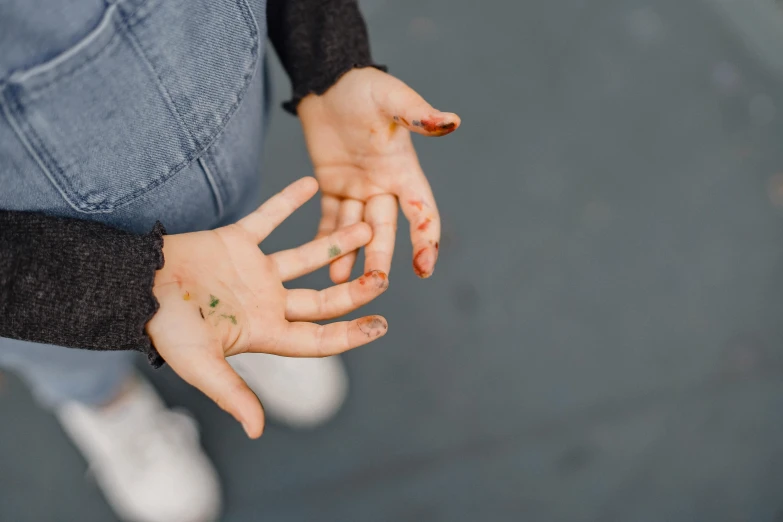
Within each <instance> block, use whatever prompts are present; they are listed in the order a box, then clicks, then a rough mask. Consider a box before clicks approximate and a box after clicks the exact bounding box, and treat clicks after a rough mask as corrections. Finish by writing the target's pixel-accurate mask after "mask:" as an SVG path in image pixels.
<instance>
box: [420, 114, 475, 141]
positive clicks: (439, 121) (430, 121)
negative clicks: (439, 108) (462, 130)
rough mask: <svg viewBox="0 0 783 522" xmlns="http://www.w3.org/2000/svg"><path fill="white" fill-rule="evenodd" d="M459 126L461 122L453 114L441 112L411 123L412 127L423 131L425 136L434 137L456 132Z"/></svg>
mask: <svg viewBox="0 0 783 522" xmlns="http://www.w3.org/2000/svg"><path fill="white" fill-rule="evenodd" d="M461 124H462V120H461V119H460V117H459V116H457V115H456V114H454V113H453V112H441V113H437V114H434V115H432V116H429V117H427V118H422V119H420V120H413V121H412V122H411V125H412V126H414V127H418V128H420V129H421V130H423V131H424V133H425V134H427V135H429V136H434V137H440V136H445V135H447V134H451V133H452V132H454V131H455V130H457V129H458V128H459V126H460V125H461Z"/></svg>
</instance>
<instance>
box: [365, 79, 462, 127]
mask: <svg viewBox="0 0 783 522" xmlns="http://www.w3.org/2000/svg"><path fill="white" fill-rule="evenodd" d="M387 76H388V75H387ZM387 80H388V81H393V82H394V83H395V84H396V85H392V86H391V87H390V88H388V89H385V94H386V96H379V97H378V98H379V99H378V101H379V105H380V106H381V110H382V111H383V112H384V113H386V114H388V115H389V116H390V117H391V118H392V119H393V120H394V122H395V123H397V124H398V125H402V126H403V127H405V128H406V129H408V130H409V131H411V132H416V133H418V134H422V135H424V136H445V135H446V134H450V133H452V132H454V131H455V130H457V128H459V126H460V123H461V122H462V120H460V117H459V116H457V115H456V114H454V113H453V112H442V111H439V110H438V109H435V108H433V107H432V105H430V104H429V103H427V101H426V100H425V99H424V98H422V97H421V96H420V95H419V93H417V92H416V91H414V90H413V89H411V88H410V87H408V86H407V85H406V84H405V83H403V82H402V81H400V80H398V79H396V78H394V77H393V76H389V77H388V78H387Z"/></svg>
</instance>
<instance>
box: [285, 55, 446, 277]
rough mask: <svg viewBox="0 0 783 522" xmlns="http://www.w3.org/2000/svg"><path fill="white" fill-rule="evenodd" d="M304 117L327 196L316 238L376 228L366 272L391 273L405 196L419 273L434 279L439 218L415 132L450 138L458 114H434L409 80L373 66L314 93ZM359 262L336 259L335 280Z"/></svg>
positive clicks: (351, 256) (307, 101) (304, 104)
mask: <svg viewBox="0 0 783 522" xmlns="http://www.w3.org/2000/svg"><path fill="white" fill-rule="evenodd" d="M298 113H299V118H300V119H301V121H302V126H303V128H304V134H305V139H306V140H307V148H308V149H309V151H310V157H311V158H312V161H313V166H314V167H315V176H316V177H317V178H318V181H319V182H320V184H321V190H322V191H323V197H322V213H323V216H322V218H321V224H320V227H319V235H318V236H317V237H322V236H324V235H326V234H331V233H332V232H333V231H334V230H336V229H337V228H338V227H344V226H348V225H352V224H354V223H360V222H362V221H365V222H366V223H369V224H370V225H371V226H372V228H373V239H372V241H371V242H370V244H369V245H367V247H366V248H365V254H366V261H365V265H364V266H365V271H368V270H382V271H383V272H386V273H388V272H389V269H390V267H391V260H392V253H393V252H394V239H395V231H396V228H397V200H398V199H399V202H400V204H401V205H402V211H403V213H404V214H405V216H406V217H407V218H408V221H409V222H410V225H411V240H412V241H413V269H414V271H415V272H416V274H417V275H418V276H419V277H429V276H430V275H432V271H433V270H434V268H435V262H436V261H437V258H438V242H439V241H440V216H439V215H438V209H437V207H436V206H435V199H434V198H433V195H432V190H431V189H430V185H429V183H428V182H427V178H426V177H425V176H424V172H422V170H421V166H420V165H419V159H418V158H417V156H416V151H415V150H414V148H413V143H412V141H411V137H410V132H409V131H413V132H417V133H419V134H423V135H425V136H443V135H445V134H448V133H450V132H452V131H454V130H456V129H457V127H459V124H460V119H459V116H457V115H456V114H452V113H447V112H440V111H438V110H436V109H433V108H432V106H431V105H429V104H428V103H427V102H426V101H424V99H422V97H421V96H419V95H418V94H417V93H416V92H415V91H413V90H412V89H411V88H410V87H408V86H407V85H405V84H404V83H403V82H401V81H400V80H398V79H396V78H395V77H393V76H390V75H388V74H386V73H384V72H381V71H379V70H377V69H373V68H365V69H354V70H352V71H350V72H349V73H347V74H346V75H345V76H343V77H342V78H340V80H339V81H338V82H337V83H336V84H335V85H333V86H332V87H331V88H330V89H329V90H328V91H326V93H325V94H323V95H322V96H315V95H310V96H307V97H306V98H304V99H303V100H302V101H301V103H300V105H299V108H298ZM355 261H356V254H355V253H350V254H348V255H346V256H344V257H343V258H341V259H339V260H337V261H334V262H333V263H332V265H331V269H330V270H331V276H332V281H334V282H335V283H341V282H343V281H346V280H347V279H348V277H350V273H351V268H352V267H353V264H354V262H355Z"/></svg>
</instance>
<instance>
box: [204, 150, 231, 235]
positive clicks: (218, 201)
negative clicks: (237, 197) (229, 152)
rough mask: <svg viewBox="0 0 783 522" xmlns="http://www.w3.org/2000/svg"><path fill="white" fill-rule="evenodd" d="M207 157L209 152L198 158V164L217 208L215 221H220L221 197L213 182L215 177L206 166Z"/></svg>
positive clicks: (221, 212) (221, 211)
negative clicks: (202, 170)
mask: <svg viewBox="0 0 783 522" xmlns="http://www.w3.org/2000/svg"><path fill="white" fill-rule="evenodd" d="M208 157H209V152H208V151H207V152H205V153H204V154H203V155H202V156H201V157H199V158H198V162H199V164H200V165H201V168H202V169H204V175H205V176H206V178H207V183H209V186H210V188H211V189H212V193H213V194H214V197H215V205H216V206H217V211H218V216H217V219H218V220H220V219H221V218H222V217H223V209H224V208H225V207H224V205H223V197H222V195H221V194H220V189H219V188H218V186H217V182H216V181H215V177H214V176H213V174H212V169H211V168H210V167H209V165H207V160H208ZM210 163H213V162H210Z"/></svg>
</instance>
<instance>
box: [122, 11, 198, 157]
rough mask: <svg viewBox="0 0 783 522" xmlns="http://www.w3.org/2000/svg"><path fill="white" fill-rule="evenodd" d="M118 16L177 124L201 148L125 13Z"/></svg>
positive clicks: (132, 45)
mask: <svg viewBox="0 0 783 522" xmlns="http://www.w3.org/2000/svg"><path fill="white" fill-rule="evenodd" d="M120 18H121V19H122V26H123V28H124V29H125V30H124V31H123V33H124V34H125V35H127V37H128V41H129V42H130V44H131V47H133V49H134V50H135V51H136V53H137V54H138V55H139V57H140V58H141V60H142V61H143V62H144V64H145V65H146V66H147V67H148V68H149V70H150V71H151V72H152V74H153V75H154V76H155V80H156V82H155V83H156V84H157V87H158V90H159V91H160V93H161V94H162V95H163V98H164V99H165V100H166V105H168V106H169V110H170V111H172V112H173V113H174V114H175V115H176V118H177V120H178V121H179V124H180V125H181V126H182V130H184V131H185V133H186V134H187V136H188V138H190V140H191V141H192V142H193V144H194V145H195V146H196V148H201V144H200V143H199V142H198V139H196V137H195V136H193V133H192V132H190V129H189V128H188V126H187V124H186V123H185V118H183V117H182V114H181V113H180V112H179V108H177V104H176V103H174V98H172V97H171V93H170V92H169V90H168V89H167V88H166V85H165V84H164V83H163V79H162V78H161V77H160V74H158V70H157V69H155V66H154V65H152V62H151V61H150V59H149V58H148V57H147V53H145V52H144V49H143V48H142V47H141V43H140V42H139V40H138V38H137V37H136V35H135V34H134V33H133V31H132V30H131V29H132V26H130V25H128V22H127V19H126V18H125V14H124V13H122V11H120ZM186 156H187V155H186Z"/></svg>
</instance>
